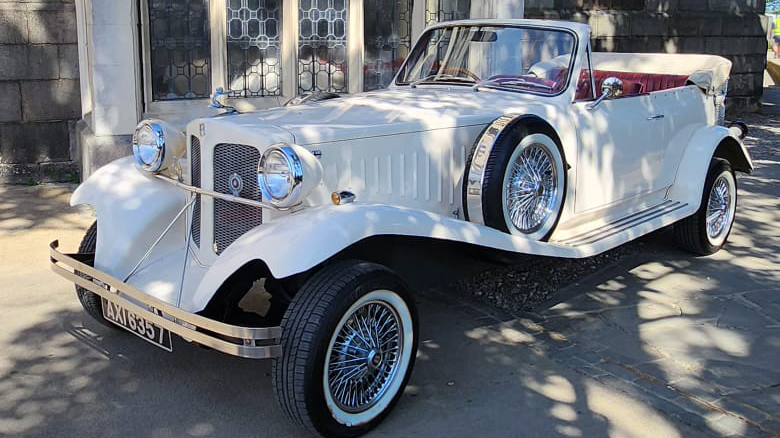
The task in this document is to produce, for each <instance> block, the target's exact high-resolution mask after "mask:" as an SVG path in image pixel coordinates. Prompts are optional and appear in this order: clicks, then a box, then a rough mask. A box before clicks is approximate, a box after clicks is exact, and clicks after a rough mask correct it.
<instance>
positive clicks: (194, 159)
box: [190, 135, 201, 248]
mask: <svg viewBox="0 0 780 438" xmlns="http://www.w3.org/2000/svg"><path fill="white" fill-rule="evenodd" d="M190 174H191V175H192V185H193V186H194V187H198V188H201V185H200V139H199V138H198V137H195V136H194V135H193V136H192V137H190ZM191 234H192V241H193V242H195V246H197V247H198V248H200V195H195V203H194V205H193V207H192V226H191Z"/></svg>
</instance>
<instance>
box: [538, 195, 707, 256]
mask: <svg viewBox="0 0 780 438" xmlns="http://www.w3.org/2000/svg"><path fill="white" fill-rule="evenodd" d="M690 210H691V208H690V207H688V204H683V203H682V202H679V201H672V200H668V201H664V202H662V203H661V204H658V205H656V206H655V207H651V208H648V209H646V210H642V211H639V212H637V213H634V214H631V215H629V216H626V217H623V218H621V219H618V220H616V221H614V222H610V223H608V224H606V225H604V226H601V227H599V228H596V229H594V230H590V231H586V232H584V233H582V234H578V235H576V236H572V237H569V238H567V239H563V240H559V241H555V242H552V243H557V244H559V245H565V246H570V247H585V246H589V245H594V244H600V243H607V242H606V241H611V240H615V242H609V243H608V244H607V246H608V247H614V246H618V245H620V244H622V243H625V242H627V241H629V240H631V239H635V238H637V237H639V236H642V235H644V234H647V233H650V232H652V231H655V230H657V229H659V228H662V227H665V226H667V225H670V224H672V223H674V222H676V221H678V220H680V219H682V218H684V217H687V216H689V215H690V214H692V213H693V211H690ZM621 234H625V236H621ZM598 246H601V245H598ZM599 252H600V251H599Z"/></svg>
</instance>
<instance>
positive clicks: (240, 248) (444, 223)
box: [181, 203, 583, 311]
mask: <svg viewBox="0 0 780 438" xmlns="http://www.w3.org/2000/svg"><path fill="white" fill-rule="evenodd" d="M382 235H397V236H411V237H426V238H431V239H440V240H449V241H456V242H464V243H470V244H474V245H479V246H484V247H489V248H495V249H496V250H504V251H512V252H516V253H525V254H536V255H543V256H553V257H570V258H574V257H582V256H583V254H582V253H581V251H580V250H578V249H575V248H573V247H567V246H563V245H557V244H554V243H548V242H538V241H533V240H529V239H527V238H525V237H522V236H513V235H510V234H507V233H504V232H501V231H498V230H496V229H493V228H489V227H486V226H484V225H479V224H475V223H471V222H466V221H463V220H460V219H455V218H451V217H447V216H442V215H439V214H436V213H431V212H427V211H422V210H414V209H408V208H403V207H396V206H390V205H377V204H360V203H353V204H346V205H340V206H336V205H326V206H320V207H314V208H309V209H305V210H302V211H299V212H297V213H293V214H291V215H289V216H284V217H282V218H280V219H277V220H274V221H271V222H269V223H266V224H263V225H260V226H258V227H256V228H254V229H252V230H251V231H249V232H248V233H246V234H244V235H243V236H241V237H240V238H239V239H238V240H236V241H235V242H233V244H232V245H230V246H229V247H228V248H227V249H226V250H225V251H224V252H223V253H222V254H221V255H220V256H219V258H218V259H217V260H216V261H215V263H214V264H213V265H212V266H211V267H210V268H209V270H208V272H206V274H205V276H204V277H203V279H202V281H201V282H200V284H199V285H198V287H197V289H196V291H195V293H194V294H192V295H189V294H184V296H182V301H181V303H182V307H183V308H186V309H189V310H190V311H198V310H201V309H203V308H204V307H205V306H206V304H208V302H209V300H210V299H211V297H212V296H213V295H214V293H215V292H216V291H217V290H218V289H219V287H220V286H221V285H222V283H223V282H224V281H225V279H227V278H228V277H229V276H230V275H231V274H233V273H234V272H236V271H237V270H238V269H239V268H241V267H242V266H244V265H245V264H246V263H248V262H250V261H252V260H262V261H263V262H265V264H266V265H267V266H268V268H269V270H270V272H271V275H273V276H274V277H275V278H285V277H289V276H291V275H294V274H298V273H301V272H305V271H307V270H309V269H311V268H313V267H315V266H317V265H318V264H320V263H322V262H323V261H326V260H328V259H329V258H330V257H332V256H334V255H335V254H337V253H338V252H339V251H341V250H343V249H345V248H347V247H348V246H350V245H352V244H354V243H357V242H359V241H361V240H363V239H366V238H368V237H372V236H382Z"/></svg>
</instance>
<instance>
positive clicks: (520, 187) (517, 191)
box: [506, 145, 558, 234]
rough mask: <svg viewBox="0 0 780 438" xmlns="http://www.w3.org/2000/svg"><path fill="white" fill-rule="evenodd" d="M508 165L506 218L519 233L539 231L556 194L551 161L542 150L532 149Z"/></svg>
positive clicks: (535, 146)
mask: <svg viewBox="0 0 780 438" xmlns="http://www.w3.org/2000/svg"><path fill="white" fill-rule="evenodd" d="M509 165H510V166H511V174H510V177H509V184H508V185H507V191H506V193H507V195H506V196H507V199H506V205H507V209H508V212H509V217H510V219H511V220H512V223H513V224H514V226H515V227H516V228H517V229H518V230H520V231H521V232H523V233H526V234H530V233H533V232H534V231H536V230H538V229H539V228H541V227H542V225H544V223H545V222H546V221H547V219H548V218H549V217H550V214H551V213H552V211H553V206H554V203H555V199H556V196H557V194H558V184H557V178H556V174H555V169H554V167H553V159H552V157H551V156H550V155H549V153H548V152H547V151H546V150H545V149H543V148H542V147H540V146H538V145H531V146H529V147H527V148H525V149H524V150H523V151H522V152H521V153H520V155H519V156H518V157H517V159H516V160H515V161H514V162H513V163H510V164H509Z"/></svg>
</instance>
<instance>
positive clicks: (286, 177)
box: [257, 146, 303, 208]
mask: <svg viewBox="0 0 780 438" xmlns="http://www.w3.org/2000/svg"><path fill="white" fill-rule="evenodd" d="M257 183H258V185H259V186H260V191H261V193H262V194H263V200H264V201H268V202H270V203H271V204H273V205H275V206H277V207H279V208H288V207H292V206H294V205H296V204H298V203H300V202H301V185H302V184H303V165H302V164H301V159H300V157H299V156H298V154H297V153H296V152H295V150H294V149H293V148H292V147H291V146H273V147H271V148H269V149H268V150H266V151H265V153H263V156H262V157H261V158H260V163H258V165H257Z"/></svg>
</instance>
